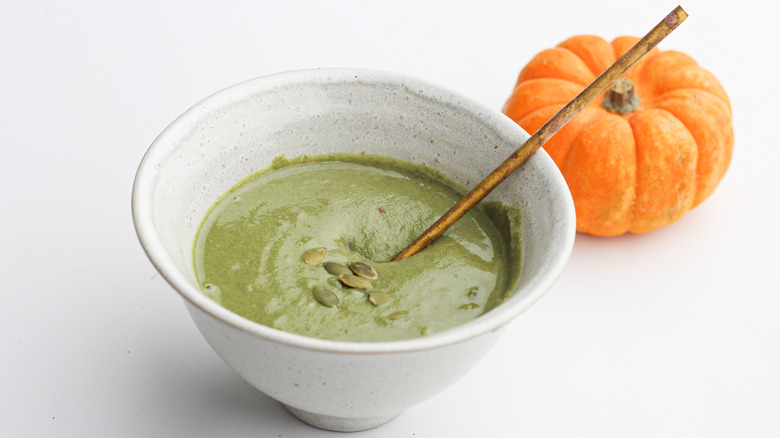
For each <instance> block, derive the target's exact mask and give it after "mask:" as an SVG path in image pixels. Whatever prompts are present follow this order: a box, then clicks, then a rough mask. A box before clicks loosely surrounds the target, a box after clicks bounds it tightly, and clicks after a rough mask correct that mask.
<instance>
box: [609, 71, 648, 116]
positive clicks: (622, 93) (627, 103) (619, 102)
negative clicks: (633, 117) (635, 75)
mask: <svg viewBox="0 0 780 438" xmlns="http://www.w3.org/2000/svg"><path fill="white" fill-rule="evenodd" d="M602 105H604V108H606V109H607V110H609V111H612V112H616V113H618V114H628V113H630V112H633V111H635V110H636V109H637V108H639V97H638V96H637V95H636V93H634V84H632V83H631V80H629V79H627V78H620V79H618V80H616V81H615V82H614V83H613V84H612V86H611V87H610V88H609V90H607V94H606V95H605V96H604V102H602Z"/></svg>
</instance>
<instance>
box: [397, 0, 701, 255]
mask: <svg viewBox="0 0 780 438" xmlns="http://www.w3.org/2000/svg"><path fill="white" fill-rule="evenodd" d="M686 18H688V14H687V13H686V12H685V11H684V10H683V9H682V8H681V7H680V6H677V7H676V8H675V9H674V10H673V11H672V12H670V13H669V15H667V16H666V18H664V19H663V20H661V22H660V23H658V24H657V25H656V26H655V27H654V28H653V29H652V30H650V32H648V33H647V35H645V36H644V37H642V39H640V40H639V41H638V42H637V43H636V44H634V46H633V47H631V48H630V49H628V51H627V52H626V53H624V54H623V56H621V57H620V58H618V60H617V61H615V63H614V64H612V65H611V66H609V68H607V69H606V70H604V72H603V73H602V74H601V75H599V77H597V78H596V79H595V80H594V81H593V82H591V83H590V85H588V86H587V87H586V88H585V89H584V90H582V91H581V92H580V94H578V95H577V96H576V97H575V98H574V99H572V100H571V101H570V102H569V103H567V104H566V105H565V106H564V107H563V108H561V109H560V110H559V111H558V112H557V113H555V115H554V116H552V117H551V118H550V120H548V121H547V122H546V123H545V124H544V125H542V127H541V128H539V129H538V130H537V131H536V132H534V134H533V135H532V136H531V137H530V138H529V139H528V140H527V141H526V142H525V143H523V145H522V146H520V147H519V148H518V149H517V150H516V151H515V152H514V153H512V155H510V156H509V158H507V159H506V160H505V161H504V162H503V163H501V164H500V165H499V166H498V167H497V168H496V169H495V170H494V171H493V172H491V173H490V174H489V175H488V176H487V177H485V179H484V180H482V182H480V183H479V184H477V186H476V187H474V188H473V189H472V190H471V191H470V192H469V193H467V194H466V196H464V197H463V199H461V200H460V201H458V202H457V203H456V204H455V205H454V206H453V207H452V208H451V209H450V210H449V211H447V212H446V213H444V215H443V216H442V217H440V218H439V219H438V220H437V221H436V222H435V223H434V224H433V225H431V226H430V227H429V228H428V229H427V230H425V232H423V233H422V234H421V235H420V237H418V238H417V239H415V240H414V242H412V244H411V245H409V246H408V247H407V248H406V249H404V250H403V251H401V252H400V253H399V254H398V255H397V256H395V258H394V259H393V261H396V260H401V259H405V258H407V257H410V256H413V255H415V254H417V253H418V252H419V251H420V250H422V249H423V248H425V247H426V246H428V245H430V244H431V243H432V242H433V241H434V240H436V239H437V238H439V236H441V235H442V234H444V232H445V231H447V229H449V228H450V227H451V226H452V225H453V224H454V223H455V222H457V221H458V219H460V218H462V217H463V215H465V214H466V213H468V212H469V210H471V209H472V208H474V206H475V205H477V204H478V203H479V201H481V200H482V199H483V198H485V196H487V195H488V194H489V193H490V192H491V191H493V189H495V188H496V187H498V185H499V184H501V183H502V182H503V181H504V180H505V179H506V178H507V177H509V175H511V174H512V172H514V171H515V170H517V168H518V167H520V165H521V164H523V163H524V162H525V161H526V160H527V159H528V158H530V157H531V155H533V154H534V153H535V152H536V151H537V150H539V148H540V147H542V145H543V144H545V143H546V142H547V140H549V139H550V137H552V136H553V135H555V133H556V132H558V130H560V129H561V128H562V127H563V126H564V125H566V123H568V122H569V121H570V120H571V119H572V118H574V116H576V115H577V113H579V112H580V111H581V110H582V109H583V108H585V107H586V106H588V105H589V104H590V103H591V102H592V101H593V99H595V98H596V97H597V96H599V95H600V94H601V93H603V92H604V90H606V89H607V88H608V87H609V86H610V85H612V83H613V82H615V80H617V79H618V78H619V77H620V76H622V75H623V74H624V73H625V72H626V71H628V69H629V68H631V66H633V65H634V64H635V63H636V62H637V61H639V59H641V58H642V57H643V56H644V55H645V54H647V53H648V52H650V50H652V49H653V48H654V47H655V46H657V45H658V43H659V42H661V40H663V39H664V38H666V37H667V36H668V35H669V34H670V33H672V31H673V30H674V29H676V28H677V26H679V25H680V23H682V22H683V21H684V20H685V19H686Z"/></svg>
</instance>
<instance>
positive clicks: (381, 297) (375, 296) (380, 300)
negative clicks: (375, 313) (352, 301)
mask: <svg viewBox="0 0 780 438" xmlns="http://www.w3.org/2000/svg"><path fill="white" fill-rule="evenodd" d="M390 298H392V297H391V296H390V294H389V293H387V292H379V291H377V292H369V293H368V301H369V302H370V303H371V304H373V305H374V306H376V307H379V306H381V305H382V304H384V303H386V302H388V301H390Z"/></svg>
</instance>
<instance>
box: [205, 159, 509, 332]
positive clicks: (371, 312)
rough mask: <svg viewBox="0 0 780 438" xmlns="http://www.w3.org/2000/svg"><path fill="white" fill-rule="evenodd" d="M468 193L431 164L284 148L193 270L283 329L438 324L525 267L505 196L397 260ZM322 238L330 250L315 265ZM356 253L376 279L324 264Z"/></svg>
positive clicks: (431, 327) (499, 294) (228, 213)
mask: <svg viewBox="0 0 780 438" xmlns="http://www.w3.org/2000/svg"><path fill="white" fill-rule="evenodd" d="M463 193H464V190H463V188H462V187H458V186H457V185H456V184H454V183H453V182H452V181H450V180H449V179H447V178H446V177H444V176H443V175H441V174H440V173H438V172H437V171H435V170H433V169H431V168H429V167H426V166H422V165H418V164H413V163H409V162H405V161H401V160H396V159H391V158H388V157H381V156H375V155H364V154H330V155H324V156H316V157H302V158H298V159H294V160H287V159H284V158H278V159H277V160H275V161H274V164H273V165H272V166H271V168H269V169H266V170H264V171H261V172H259V173H257V174H255V175H253V176H251V177H250V178H247V179H246V180H244V181H243V182H241V183H239V184H238V185H237V186H235V187H234V188H233V189H231V190H230V191H229V192H228V193H226V194H225V195H224V196H223V197H222V198H221V199H220V200H219V201H218V202H217V203H216V204H215V205H214V206H213V207H212V208H211V210H210V211H209V213H208V214H207V215H206V217H205V218H204V220H203V223H202V225H201V228H200V230H199V232H198V235H197V238H196V242H195V245H194V251H193V259H194V264H195V272H196V274H197V277H198V281H199V282H200V284H201V286H202V288H203V291H204V292H205V293H206V294H207V295H208V296H209V297H210V298H212V299H213V300H215V301H217V302H218V303H220V304H221V305H222V306H224V307H226V308H227V309H230V310H231V311H233V312H235V313H237V314H239V315H241V316H243V317H245V318H248V319H250V320H253V321H256V322H258V323H260V324H264V325H267V326H269V327H273V328H276V329H279V330H284V331H287V332H291V333H297V334H301V335H305V336H311V337H317V338H324V339H333V340H342V341H391V340H400V339H409V338H414V337H419V336H423V335H427V334H431V333H436V332H439V331H442V330H446V329H448V328H451V327H454V326H457V325H459V324H463V323H465V322H467V321H470V320H472V319H474V318H477V317H479V316H480V315H482V314H483V313H485V312H487V311H488V310H490V309H491V308H492V307H494V306H495V305H496V304H498V303H499V302H501V301H502V300H503V299H505V298H506V297H507V296H508V294H509V293H511V290H512V288H513V286H514V284H515V283H516V281H517V277H518V276H519V273H520V248H519V245H520V236H519V233H520V231H519V230H520V227H519V221H520V213H519V210H518V209H516V208H508V207H505V206H503V205H499V204H497V203H496V204H492V203H485V202H483V203H481V204H480V206H479V208H477V209H474V210H472V211H471V212H469V213H468V214H466V216H464V217H463V218H462V219H460V220H459V221H458V222H457V223H456V224H455V225H454V226H453V227H452V228H450V229H449V230H448V231H447V232H446V233H445V234H444V235H443V236H442V237H440V238H439V239H437V240H436V241H435V242H434V243H433V244H431V245H430V246H429V247H427V248H426V249H424V250H423V251H421V252H420V253H418V254H417V255H415V256H412V257H410V258H407V259H404V260H400V261H397V262H391V261H390V260H391V259H392V258H393V257H394V256H395V255H396V254H397V253H399V252H400V251H401V250H402V249H404V248H405V247H406V246H407V245H408V244H410V243H411V242H412V241H413V240H414V239H415V238H416V237H417V236H419V235H420V234H421V233H422V232H423V231H425V229H426V228H428V226H430V225H431V224H432V223H433V222H434V221H435V220H436V219H438V218H439V217H440V216H441V215H442V214H444V213H445V212H446V211H447V210H448V209H449V208H451V207H452V205H453V204H454V203H455V202H456V201H457V200H459V199H460V198H461V197H462V195H463ZM315 248H324V253H325V256H324V258H323V259H322V260H307V261H308V262H309V263H313V264H307V263H306V262H304V258H305V257H304V255H305V254H307V251H309V250H312V249H315ZM320 251H322V250H320ZM354 261H358V262H363V263H366V264H368V265H370V266H371V267H372V268H373V269H374V270H375V271H376V273H377V277H378V278H376V279H371V280H365V279H364V280H363V281H364V282H366V281H367V282H368V283H367V287H370V289H367V290H364V289H358V288H354V287H349V286H347V285H345V283H344V282H343V281H342V280H340V279H339V277H337V276H336V275H334V274H332V273H330V272H328V271H327V270H326V269H324V267H323V264H324V263H326V262H329V263H338V264H341V265H343V266H347V265H348V264H349V263H350V262H354ZM330 266H331V267H332V266H333V265H330ZM343 280H344V281H346V280H347V279H346V278H344V279H343ZM364 287H365V286H364ZM315 289H317V290H318V292H316V293H315ZM323 290H325V291H327V292H323ZM323 293H324V294H325V295H327V296H328V298H329V299H330V300H335V301H328V300H324V299H323V298H322V294H323ZM388 298H389V300H388Z"/></svg>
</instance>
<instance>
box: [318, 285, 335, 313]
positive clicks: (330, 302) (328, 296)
mask: <svg viewBox="0 0 780 438" xmlns="http://www.w3.org/2000/svg"><path fill="white" fill-rule="evenodd" d="M312 293H313V294H314V299H315V300H317V302H319V303H320V304H322V305H323V306H325V307H331V308H333V309H339V308H341V304H340V303H339V297H338V296H336V294H334V293H333V292H332V291H329V290H328V289H325V288H324V287H322V286H314V288H313V289H312Z"/></svg>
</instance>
